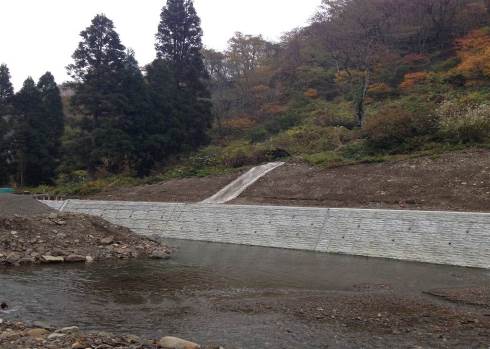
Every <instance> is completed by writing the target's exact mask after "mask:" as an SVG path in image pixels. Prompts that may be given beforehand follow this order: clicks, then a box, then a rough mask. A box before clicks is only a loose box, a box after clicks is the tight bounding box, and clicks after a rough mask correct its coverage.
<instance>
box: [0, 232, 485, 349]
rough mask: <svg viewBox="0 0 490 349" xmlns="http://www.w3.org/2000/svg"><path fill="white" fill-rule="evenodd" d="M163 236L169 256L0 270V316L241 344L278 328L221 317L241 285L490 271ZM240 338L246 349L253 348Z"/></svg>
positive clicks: (471, 276) (302, 287)
mask: <svg viewBox="0 0 490 349" xmlns="http://www.w3.org/2000/svg"><path fill="white" fill-rule="evenodd" d="M169 243H170V244H171V245H173V246H175V247H176V248H177V251H176V253H175V255H174V257H173V259H172V260H170V261H149V260H137V261H131V262H118V263H114V262H111V263H95V264H93V265H87V266H68V265H66V266H65V265H63V266H56V267H37V268H20V269H3V270H1V269H0V301H6V302H8V303H9V305H10V309H11V311H10V312H9V313H3V314H2V313H0V318H1V317H3V318H8V319H12V320H14V319H19V320H24V321H30V320H41V321H46V322H48V323H51V324H53V325H54V326H67V325H78V326H80V327H82V328H85V329H97V330H106V331H111V332H129V333H133V334H136V335H142V336H149V337H158V336H161V335H169V334H170V335H180V336H184V337H187V338H189V339H195V340H204V341H206V340H208V341H215V342H219V341H220V340H222V339H223V338H228V339H229V340H230V341H234V342H235V343H236V341H238V342H240V341H242V343H243V338H248V336H250V335H251V334H253V336H254V338H255V339H254V340H255V341H258V342H260V343H263V340H264V338H266V337H267V336H268V335H269V334H270V331H271V330H274V329H273V328H272V329H271V328H270V326H273V325H272V324H277V321H278V320H277V319H276V318H275V315H274V314H269V313H268V314H256V315H254V316H252V315H246V314H226V313H223V312H220V310H219V307H218V306H216V302H219V299H220V297H225V298H229V299H230V298H231V299H234V297H236V299H240V298H241V297H243V296H244V294H245V293H247V292H248V293H253V292H259V293H260V292H264V291H265V290H267V291H268V292H272V294H273V293H274V292H283V293H284V292H286V293H287V292H296V291H322V292H323V291H326V292H331V291H339V292H358V291H360V290H361V291H362V290H363V289H365V288H369V287H379V288H382V289H389V290H396V291H397V292H401V293H408V294H411V293H413V294H420V293H421V292H422V291H425V290H429V289H434V288H450V287H462V286H490V273H489V272H488V271H485V270H477V269H465V268H456V267H449V266H437V265H430V264H420V263H406V262H398V261H388V260H383V259H372V258H363V257H350V256H337V255H326V254H318V253H311V252H302V251H288V250H279V249H269V248H260V247H245V246H236V245H221V244H211V243H203V242H187V241H170V242H169ZM12 310H13V311H12ZM274 326H275V325H274ZM288 326H289V327H291V326H303V325H302V324H289V325H288ZM298 330H299V331H304V329H298ZM261 336H262V337H261ZM298 341H299V342H298V343H301V340H300V339H298ZM245 342H246V343H245V344H244V347H247V345H251V343H250V342H247V341H245ZM270 347H271V348H272V347H275V346H274V345H272V346H270ZM277 347H281V346H280V345H279V344H278V345H277ZM311 347H312V348H313V347H315V346H314V345H313V344H312V346H311Z"/></svg>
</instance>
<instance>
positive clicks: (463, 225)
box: [58, 200, 490, 268]
mask: <svg viewBox="0 0 490 349" xmlns="http://www.w3.org/2000/svg"><path fill="white" fill-rule="evenodd" d="M58 208H59V205H58ZM62 210H63V211H65V212H77V213H87V214H92V215H97V216H102V217H103V218H105V219H107V220H108V221H110V222H112V223H116V224H120V225H123V226H126V227H128V228H131V229H133V230H134V231H135V232H137V233H140V234H144V235H150V236H154V235H158V236H160V237H164V238H175V239H186V240H201V241H211V242H221V243H232V244H244V245H256V246H267V247H278V248H289V249H301V250H311V251H319V252H329V253H341V254H350V255H360V256H370V257H383V258H393V259H401V260H409V261H419V262H428V263H438V264H450V265H459V266H468V267H480V268H490V214H486V213H457V212H425V211H394V210H361V209H326V208H325V209H323V208H297V207H268V206H236V205H204V204H173V203H142V202H102V201H77V200H69V201H67V202H65V205H64V206H63V208H62Z"/></svg>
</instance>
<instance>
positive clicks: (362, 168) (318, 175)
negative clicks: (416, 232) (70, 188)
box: [88, 149, 490, 212]
mask: <svg viewBox="0 0 490 349" xmlns="http://www.w3.org/2000/svg"><path fill="white" fill-rule="evenodd" d="M237 176H238V174H229V175H225V176H208V177H203V178H198V177H195V178H186V179H173V180H169V181H165V182H162V183H159V184H153V185H144V186H135V187H126V188H115V189H108V190H104V191H102V192H101V193H98V194H95V195H90V196H88V198H90V199H99V200H130V201H166V202H198V201H201V200H203V199H205V198H206V197H208V196H211V195H213V194H214V193H215V192H217V191H218V190H219V189H221V188H222V187H223V186H225V185H226V184H228V183H229V182H231V181H232V180H233V179H235V178H236V177H237ZM232 203H233V204H261V205H262V204H266V205H269V204H270V205H289V206H320V207H363V208H389V209H391V208H393V209H422V210H456V211H483V212H490V150H487V149H473V150H466V151H459V152H452V153H445V154H441V155H437V156H430V157H418V158H413V159H409V160H400V161H395V160H393V161H387V162H383V163H370V164H357V165H351V166H340V167H335V168H327V169H325V168H319V167H314V166H310V165H308V164H306V163H304V162H289V163H288V164H286V165H285V166H283V167H281V168H279V169H276V170H275V171H273V172H271V173H270V174H268V175H267V176H266V177H264V178H262V179H260V180H259V181H258V182H257V183H255V184H254V185H253V186H251V187H250V188H249V189H248V190H246V191H245V192H244V193H243V194H242V195H241V196H240V197H239V198H238V199H236V200H235V201H234V202H232Z"/></svg>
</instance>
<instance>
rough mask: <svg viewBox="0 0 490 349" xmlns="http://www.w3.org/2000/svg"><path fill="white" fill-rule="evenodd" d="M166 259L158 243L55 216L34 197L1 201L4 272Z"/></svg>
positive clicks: (81, 218)
mask: <svg viewBox="0 0 490 349" xmlns="http://www.w3.org/2000/svg"><path fill="white" fill-rule="evenodd" d="M139 257H149V258H157V259H167V258H169V257H170V250H169V249H168V248H167V247H166V246H164V245H162V244H160V243H159V242H156V241H153V240H150V239H148V238H145V237H141V236H139V235H136V234H135V233H133V232H132V231H131V230H129V229H127V228H123V227H120V226H117V225H114V224H111V223H109V222H107V221H105V220H103V219H101V218H98V217H92V216H88V215H80V214H61V213H57V212H56V211H53V210H51V209H49V208H48V207H46V206H44V205H43V204H41V203H39V202H37V201H36V200H34V199H32V198H30V197H18V196H14V195H8V196H2V197H1V198H0V266H2V265H3V266H19V265H30V264H52V263H90V262H93V261H99V260H107V259H129V258H139Z"/></svg>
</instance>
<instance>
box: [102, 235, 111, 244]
mask: <svg viewBox="0 0 490 349" xmlns="http://www.w3.org/2000/svg"><path fill="white" fill-rule="evenodd" d="M113 242H114V236H108V237H106V238H103V239H101V240H100V243H101V244H102V245H111V244H112V243H113Z"/></svg>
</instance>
